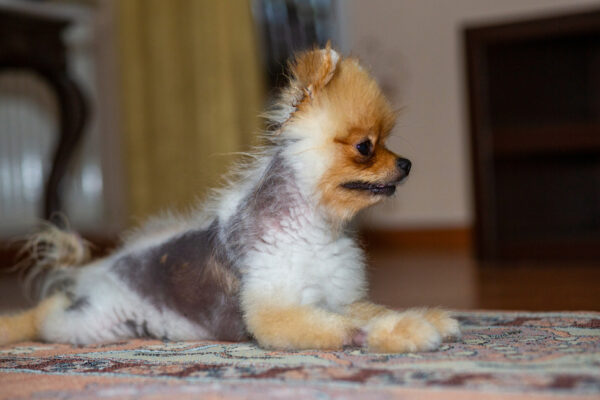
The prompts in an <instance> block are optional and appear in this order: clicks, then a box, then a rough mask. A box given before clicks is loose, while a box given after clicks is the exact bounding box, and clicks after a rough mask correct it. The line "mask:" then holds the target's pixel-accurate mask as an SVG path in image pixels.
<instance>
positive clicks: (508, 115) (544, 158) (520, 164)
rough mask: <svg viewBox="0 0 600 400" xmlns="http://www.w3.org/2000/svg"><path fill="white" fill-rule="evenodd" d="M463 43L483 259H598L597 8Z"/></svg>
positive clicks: (481, 33) (484, 33)
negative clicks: (464, 46) (464, 45)
mask: <svg viewBox="0 0 600 400" xmlns="http://www.w3.org/2000/svg"><path fill="white" fill-rule="evenodd" d="M465 44H466V64H467V82H468V93H469V113H470V131H471V138H472V142H471V143H472V156H473V171H474V174H473V176H474V194H475V206H476V222H475V237H476V243H477V254H478V256H479V258H480V259H483V260H502V259H557V258H563V259H565V258H566V259H581V258H586V259H595V260H600V10H595V11H590V12H586V13H579V14H573V15H564V16H557V17H552V18H543V19H534V20H528V21H519V22H515V23H506V24H500V25H491V26H480V27H470V28H467V29H466V30H465Z"/></svg>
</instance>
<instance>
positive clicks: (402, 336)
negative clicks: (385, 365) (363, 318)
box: [367, 311, 442, 353]
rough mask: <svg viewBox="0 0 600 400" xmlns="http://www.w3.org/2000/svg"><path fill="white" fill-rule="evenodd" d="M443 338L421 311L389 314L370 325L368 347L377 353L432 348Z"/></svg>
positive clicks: (408, 351)
mask: <svg viewBox="0 0 600 400" xmlns="http://www.w3.org/2000/svg"><path fill="white" fill-rule="evenodd" d="M441 341H442V337H441V335H440V333H439V331H438V329H437V328H436V327H435V326H434V325H433V324H432V323H431V322H429V321H428V320H427V319H425V317H424V316H423V315H422V314H421V313H418V312H412V311H407V312H404V313H391V314H386V315H383V316H381V317H377V318H375V319H374V320H373V321H371V323H370V324H369V327H368V336H367V346H368V348H369V350H371V351H375V352H382V353H410V352H416V351H428V350H434V349H436V348H437V347H438V346H439V345H440V343H441Z"/></svg>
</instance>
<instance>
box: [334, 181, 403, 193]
mask: <svg viewBox="0 0 600 400" xmlns="http://www.w3.org/2000/svg"><path fill="white" fill-rule="evenodd" d="M398 183H400V182H391V183H369V182H364V181H351V182H346V183H343V184H342V187H343V188H346V189H350V190H361V191H366V192H370V193H371V194H373V195H377V196H391V195H393V194H394V193H395V192H396V185H398Z"/></svg>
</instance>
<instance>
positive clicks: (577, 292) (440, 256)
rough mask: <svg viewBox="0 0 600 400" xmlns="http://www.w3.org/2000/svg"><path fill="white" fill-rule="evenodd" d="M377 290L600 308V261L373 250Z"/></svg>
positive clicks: (528, 305)
mask: <svg viewBox="0 0 600 400" xmlns="http://www.w3.org/2000/svg"><path fill="white" fill-rule="evenodd" d="M369 265H370V268H369V272H370V277H371V296H372V298H373V299H374V300H375V301H377V302H380V303H384V304H387V305H389V306H393V307H411V306H444V307H447V308H451V309H495V310H500V309H502V310H595V311H598V310H600V262H596V263H587V264H567V263H562V264H548V263H545V264H535V263H515V264H505V265H485V266H484V265H478V264H477V263H476V262H475V261H474V260H473V259H472V258H471V257H470V256H469V253H468V252H467V251H464V250H463V251H461V250H451V249H447V250H442V251H440V250H437V251H436V250H432V249H427V248H421V249H418V250H411V251H394V250H390V249H389V248H388V249H386V250H373V251H371V252H370V256H369ZM26 304H27V303H26V302H25V301H24V299H23V297H22V296H21V294H20V290H19V286H18V283H17V280H16V278H15V277H14V276H9V275H4V276H2V277H0V311H5V310H12V309H15V308H21V307H24V306H26Z"/></svg>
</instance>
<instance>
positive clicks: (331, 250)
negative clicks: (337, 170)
mask: <svg viewBox="0 0 600 400" xmlns="http://www.w3.org/2000/svg"><path fill="white" fill-rule="evenodd" d="M303 228H304V229H301V230H299V231H296V230H283V231H282V230H277V231H273V232H269V233H267V234H266V235H265V237H263V239H262V240H261V241H259V243H258V244H257V245H256V246H254V248H253V250H252V251H251V252H250V254H249V258H248V264H247V265H248V271H247V274H246V275H247V277H248V279H247V282H248V284H249V285H251V286H254V288H253V289H256V290H262V291H263V292H264V293H265V294H268V293H269V291H271V292H272V293H271V294H272V295H273V296H276V297H282V296H284V297H285V298H286V299H287V300H289V301H291V302H294V303H299V304H303V305H318V306H321V307H325V308H329V309H332V310H336V309H340V308H341V307H343V306H344V305H346V304H349V303H351V302H353V301H356V300H358V299H359V298H360V297H361V296H362V295H363V294H364V287H365V277H364V263H363V256H362V252H361V250H360V249H359V248H358V247H357V246H356V245H355V243H354V241H353V240H352V239H350V238H348V237H341V238H338V239H333V238H332V237H331V235H330V234H328V232H326V231H322V230H319V229H317V228H315V229H310V228H307V227H303Z"/></svg>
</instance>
